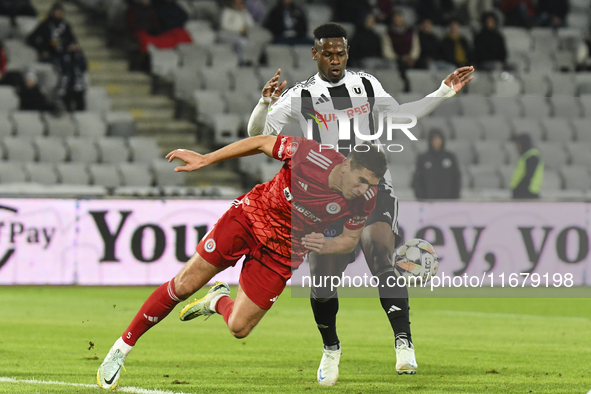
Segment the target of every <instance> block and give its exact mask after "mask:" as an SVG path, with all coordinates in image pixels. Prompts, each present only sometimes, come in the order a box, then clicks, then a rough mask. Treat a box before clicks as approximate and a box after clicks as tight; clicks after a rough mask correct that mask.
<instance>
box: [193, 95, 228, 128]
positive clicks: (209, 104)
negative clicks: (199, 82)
mask: <svg viewBox="0 0 591 394" xmlns="http://www.w3.org/2000/svg"><path fill="white" fill-rule="evenodd" d="M193 99H194V100H195V105H196V107H197V111H196V116H197V119H196V120H197V122H198V123H204V124H208V125H212V124H213V116H214V115H216V114H219V113H224V112H226V105H225V102H224V99H223V98H222V92H221V91H219V90H196V91H195V92H193Z"/></svg>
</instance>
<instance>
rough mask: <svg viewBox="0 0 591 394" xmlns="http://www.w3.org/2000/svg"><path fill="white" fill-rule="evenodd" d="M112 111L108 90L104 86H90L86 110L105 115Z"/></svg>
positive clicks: (87, 91)
mask: <svg viewBox="0 0 591 394" xmlns="http://www.w3.org/2000/svg"><path fill="white" fill-rule="evenodd" d="M110 109H111V99H110V98H109V94H108V93H107V89H106V88H104V87H102V86H90V87H89V88H88V89H87V90H86V110H87V111H92V112H99V113H104V112H107V111H109V110H110Z"/></svg>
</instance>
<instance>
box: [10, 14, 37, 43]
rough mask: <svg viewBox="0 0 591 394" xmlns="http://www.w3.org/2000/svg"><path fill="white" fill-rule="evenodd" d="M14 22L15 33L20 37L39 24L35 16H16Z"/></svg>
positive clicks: (29, 32)
mask: <svg viewBox="0 0 591 394" xmlns="http://www.w3.org/2000/svg"><path fill="white" fill-rule="evenodd" d="M15 22H16V30H17V33H18V35H19V37H22V38H26V37H27V36H28V35H29V34H31V33H32V32H33V30H35V28H36V27H37V25H38V24H39V20H38V19H37V17H35V16H17V17H16V18H15Z"/></svg>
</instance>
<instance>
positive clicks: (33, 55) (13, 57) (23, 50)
mask: <svg viewBox="0 0 591 394" xmlns="http://www.w3.org/2000/svg"><path fill="white" fill-rule="evenodd" d="M4 48H5V49H6V57H7V58H8V64H7V65H6V68H7V69H9V70H14V69H24V68H26V67H29V65H30V64H32V63H35V62H36V61H37V51H35V50H34V49H33V48H31V47H29V46H27V45H26V44H25V43H24V42H23V41H21V40H19V39H9V40H6V41H4Z"/></svg>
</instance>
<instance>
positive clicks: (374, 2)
mask: <svg viewBox="0 0 591 394" xmlns="http://www.w3.org/2000/svg"><path fill="white" fill-rule="evenodd" d="M392 13H393V1H392V0H335V1H333V18H332V19H333V20H334V21H336V22H349V23H353V24H355V26H356V27H361V26H364V25H365V17H366V16H367V15H368V14H372V15H373V16H374V17H375V19H376V20H377V21H378V22H388V21H389V20H390V19H391V18H392ZM327 22H328V21H327Z"/></svg>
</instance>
